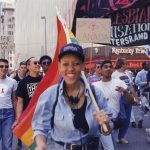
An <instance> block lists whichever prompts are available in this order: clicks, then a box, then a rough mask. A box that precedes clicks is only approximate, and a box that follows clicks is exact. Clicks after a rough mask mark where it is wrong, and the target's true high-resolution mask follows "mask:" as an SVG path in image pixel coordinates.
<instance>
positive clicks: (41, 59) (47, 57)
mask: <svg viewBox="0 0 150 150" xmlns="http://www.w3.org/2000/svg"><path fill="white" fill-rule="evenodd" d="M44 59H48V60H49V61H50V63H52V58H51V57H50V56H48V55H44V56H41V58H40V60H39V63H40V64H41V63H42V61H43V60H44Z"/></svg>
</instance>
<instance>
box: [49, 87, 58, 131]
mask: <svg viewBox="0 0 150 150" xmlns="http://www.w3.org/2000/svg"><path fill="white" fill-rule="evenodd" d="M58 95H59V85H58V86H57V93H56V100H55V103H54V105H53V109H52V117H51V127H52V128H53V127H54V116H55V108H56V105H57V102H58Z"/></svg>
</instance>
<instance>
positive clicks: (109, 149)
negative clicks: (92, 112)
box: [100, 134, 115, 150]
mask: <svg viewBox="0 0 150 150" xmlns="http://www.w3.org/2000/svg"><path fill="white" fill-rule="evenodd" d="M100 141H101V143H102V146H103V149H104V150H114V149H115V147H114V139H113V135H112V134H110V135H107V136H105V135H103V134H101V135H100Z"/></svg>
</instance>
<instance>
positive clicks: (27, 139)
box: [21, 128, 33, 147]
mask: <svg viewBox="0 0 150 150" xmlns="http://www.w3.org/2000/svg"><path fill="white" fill-rule="evenodd" d="M21 141H23V143H24V144H25V145H26V146H28V147H29V146H31V144H32V143H33V130H32V128H29V129H28V130H27V131H26V132H25V133H24V134H23V135H22V137H21Z"/></svg>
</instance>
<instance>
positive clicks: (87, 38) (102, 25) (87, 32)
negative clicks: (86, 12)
mask: <svg viewBox="0 0 150 150" xmlns="http://www.w3.org/2000/svg"><path fill="white" fill-rule="evenodd" d="M110 27H111V20H110V19H106V18H105V19H104V18H78V19H77V26H76V30H77V33H76V37H77V40H78V41H79V42H81V43H98V42H99V41H101V42H103V43H110V29H111V28H110Z"/></svg>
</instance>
